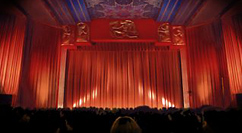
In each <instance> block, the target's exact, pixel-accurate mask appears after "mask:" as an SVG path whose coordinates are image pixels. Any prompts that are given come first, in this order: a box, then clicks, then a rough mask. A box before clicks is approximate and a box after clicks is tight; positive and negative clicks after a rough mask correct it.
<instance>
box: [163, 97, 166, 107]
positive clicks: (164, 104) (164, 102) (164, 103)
mask: <svg viewBox="0 0 242 133" xmlns="http://www.w3.org/2000/svg"><path fill="white" fill-rule="evenodd" d="M162 105H163V106H166V100H165V98H164V97H162Z"/></svg>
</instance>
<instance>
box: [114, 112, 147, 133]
mask: <svg viewBox="0 0 242 133" xmlns="http://www.w3.org/2000/svg"><path fill="white" fill-rule="evenodd" d="M141 132H142V131H141V129H140V127H139V125H138V124H137V123H136V122H135V120H134V119H132V118H131V117H129V116H123V117H118V118H117V119H116V120H115V121H114V122H113V125H112V128H111V130H110V133H141Z"/></svg>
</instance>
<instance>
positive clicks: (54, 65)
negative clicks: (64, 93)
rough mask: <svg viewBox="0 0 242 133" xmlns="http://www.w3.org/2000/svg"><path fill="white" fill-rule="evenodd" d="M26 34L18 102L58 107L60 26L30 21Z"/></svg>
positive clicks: (42, 106)
mask: <svg viewBox="0 0 242 133" xmlns="http://www.w3.org/2000/svg"><path fill="white" fill-rule="evenodd" d="M26 36H27V38H26V45H25V47H24V55H23V57H24V60H23V67H22V75H21V83H20V91H19V93H20V94H19V97H18V104H19V105H20V106H22V107H28V108H34V107H36V108H52V107H56V104H57V94H58V93H57V92H58V78H59V77H58V75H59V74H58V73H59V49H60V42H59V40H60V29H57V28H54V27H50V26H47V25H44V24H40V23H38V22H34V21H30V20H29V21H28V31H27V33H26Z"/></svg>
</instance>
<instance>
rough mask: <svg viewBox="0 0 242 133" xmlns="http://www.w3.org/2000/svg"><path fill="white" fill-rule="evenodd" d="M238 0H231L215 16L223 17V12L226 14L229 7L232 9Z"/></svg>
mask: <svg viewBox="0 0 242 133" xmlns="http://www.w3.org/2000/svg"><path fill="white" fill-rule="evenodd" d="M238 2H240V0H233V1H231V2H230V3H229V4H228V6H227V7H225V8H224V9H223V10H222V11H221V12H220V13H219V14H218V16H217V17H216V18H221V17H223V15H224V14H226V13H227V12H228V11H229V10H230V9H232V8H233V7H234V6H235V5H236V4H237V3H238Z"/></svg>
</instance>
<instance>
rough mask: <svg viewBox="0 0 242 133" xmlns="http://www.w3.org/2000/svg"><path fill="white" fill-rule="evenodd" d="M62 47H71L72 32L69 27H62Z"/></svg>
mask: <svg viewBox="0 0 242 133" xmlns="http://www.w3.org/2000/svg"><path fill="white" fill-rule="evenodd" d="M62 30H63V34H62V45H73V39H74V31H73V29H71V27H70V26H69V25H64V26H62Z"/></svg>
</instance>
